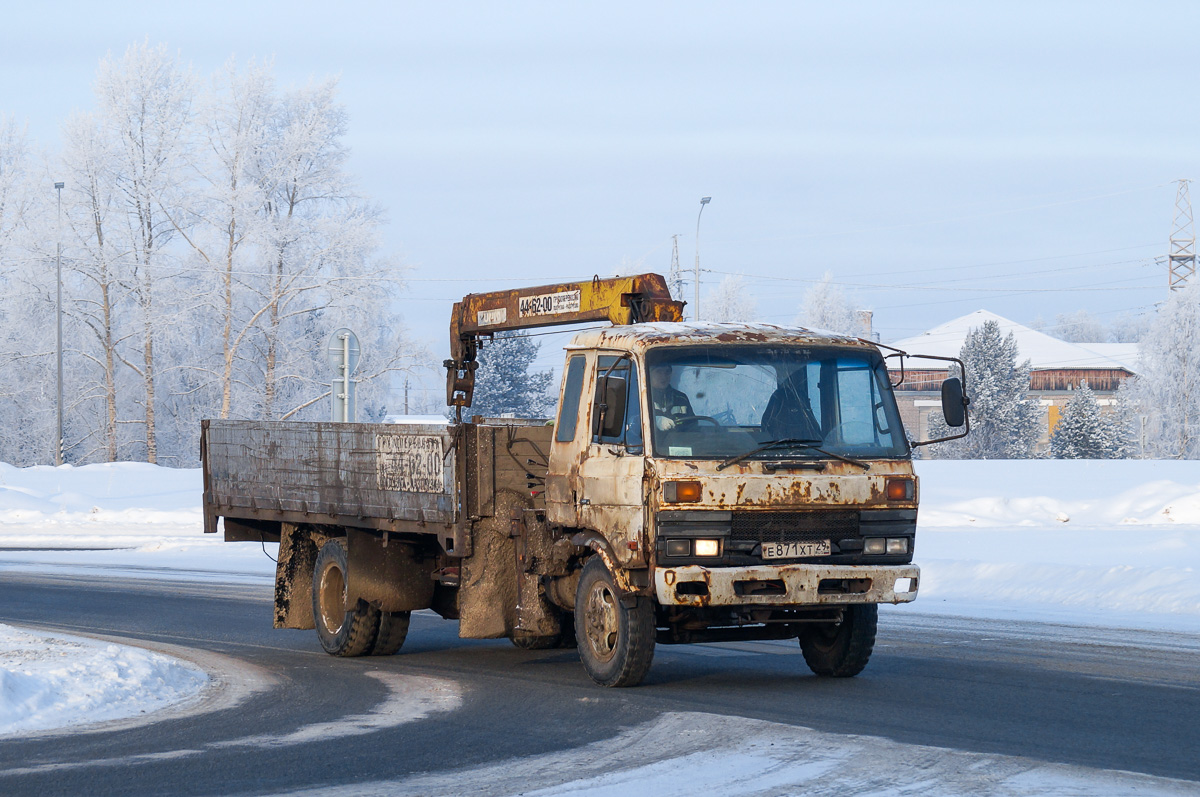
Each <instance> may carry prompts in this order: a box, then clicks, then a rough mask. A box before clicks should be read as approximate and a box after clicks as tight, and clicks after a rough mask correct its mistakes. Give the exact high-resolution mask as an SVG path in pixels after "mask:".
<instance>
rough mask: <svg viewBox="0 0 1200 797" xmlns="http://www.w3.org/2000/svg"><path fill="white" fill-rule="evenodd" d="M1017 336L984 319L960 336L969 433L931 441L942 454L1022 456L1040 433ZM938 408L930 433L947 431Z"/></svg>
mask: <svg viewBox="0 0 1200 797" xmlns="http://www.w3.org/2000/svg"><path fill="white" fill-rule="evenodd" d="M1017 355H1018V352H1017V340H1016V338H1015V337H1014V336H1013V334H1012V333H1011V332H1010V333H1009V334H1008V335H1007V336H1002V335H1001V334H1000V325H999V324H998V323H996V322H995V321H985V322H984V323H983V325H982V326H980V327H978V328H976V329H973V330H971V332H970V333H969V334H968V335H967V337H966V339H965V340H964V341H963V346H962V349H961V350H960V352H959V357H960V358H961V359H962V361H963V363H964V364H965V365H966V368H967V374H966V387H967V393H968V395H969V396H970V399H971V404H970V406H969V407H968V408H967V412H968V414H969V416H970V420H971V433H970V434H969V435H967V436H966V437H964V438H960V439H958V440H951V441H949V442H947V443H938V444H937V445H935V446H932V448H933V449H934V452H933V453H934V454H935V456H938V457H940V458H943V459H1024V458H1026V457H1030V456H1032V454H1033V446H1034V444H1035V443H1036V442H1037V439H1038V437H1039V436H1040V434H1041V423H1042V422H1041V418H1042V414H1041V411H1040V408H1039V407H1038V405H1037V403H1036V402H1035V401H1033V400H1031V399H1030V398H1029V371H1030V365H1029V360H1025V361H1024V362H1022V363H1018V362H1017ZM952 431H955V430H951V429H950V427H948V426H946V422H945V420H944V419H943V418H942V415H941V413H940V412H939V413H934V414H933V415H931V416H930V436H931V437H942V436H944V435H948V434H951V433H952Z"/></svg>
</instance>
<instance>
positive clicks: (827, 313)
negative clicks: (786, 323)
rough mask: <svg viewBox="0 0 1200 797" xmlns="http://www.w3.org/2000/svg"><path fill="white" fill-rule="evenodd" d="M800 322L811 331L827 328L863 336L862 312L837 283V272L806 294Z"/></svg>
mask: <svg viewBox="0 0 1200 797" xmlns="http://www.w3.org/2000/svg"><path fill="white" fill-rule="evenodd" d="M796 323H797V324H799V325H800V326H804V327H808V328H810V329H824V330H828V331H830V332H837V333H840V334H843V335H855V336H857V335H861V334H862V333H863V330H862V321H861V319H860V317H859V313H858V312H857V311H856V310H855V309H854V307H853V305H851V304H850V302H849V300H847V299H846V295H845V294H844V293H843V292H842V289H841V288H839V287H838V286H837V285H834V284H833V273H832V272H829V271H827V272H825V276H824V277H822V278H821V281H820V282H818V283H817V284H816V285H814V286H812V287H811V288H809V289H808V290H807V291H806V292H805V293H804V302H803V304H802V305H801V309H800V315H799V316H798V317H797V318H796Z"/></svg>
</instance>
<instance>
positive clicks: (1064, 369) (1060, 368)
mask: <svg viewBox="0 0 1200 797" xmlns="http://www.w3.org/2000/svg"><path fill="white" fill-rule="evenodd" d="M987 321H995V322H996V323H997V324H998V325H999V326H1000V334H1001V335H1004V336H1007V335H1008V334H1009V333H1012V335H1013V337H1014V338H1015V340H1016V342H1017V361H1018V362H1023V361H1024V360H1026V359H1028V360H1029V363H1030V366H1031V369H1030V374H1029V392H1030V398H1032V399H1035V400H1036V401H1038V402H1039V403H1040V404H1041V405H1042V406H1043V407H1044V408H1045V411H1046V416H1045V420H1046V423H1045V428H1044V429H1043V433H1042V440H1041V445H1042V446H1048V445H1049V440H1050V434H1051V433H1052V432H1053V431H1054V426H1055V424H1056V423H1057V422H1058V417H1059V411H1060V409H1061V407H1062V406H1063V405H1064V404H1066V402H1067V399H1069V398H1070V397H1071V392H1072V391H1074V390H1077V389H1079V385H1080V384H1081V383H1082V382H1085V381H1086V382H1087V385H1088V387H1090V388H1091V389H1092V390H1093V391H1094V392H1095V393H1096V398H1097V399H1098V400H1099V402H1100V404H1101V405H1102V406H1104V405H1108V406H1112V405H1113V404H1115V403H1116V392H1117V388H1119V387H1120V386H1121V383H1123V382H1124V381H1125V380H1126V379H1128V378H1129V377H1131V376H1133V375H1134V374H1136V373H1137V369H1138V362H1137V359H1138V352H1137V344H1136V343H1071V342H1069V341H1065V340H1059V339H1058V338H1055V337H1052V336H1050V335H1047V334H1045V333H1044V332H1038V331H1037V330H1036V329H1031V328H1030V327H1027V326H1024V325H1023V324H1018V323H1017V322H1016V321H1010V320H1009V319H1007V318H1004V317H1003V316H998V315H996V314H995V313H991V312H988V311H987V310H976V311H975V312H973V313H968V314H967V315H964V316H961V317H959V318H955V319H954V320H952V321H947V322H946V323H944V324H941V325H939V326H936V327H934V328H933V329H930V330H928V331H927V332H923V333H921V334H920V335H916V336H914V337H911V338H905V339H903V340H898V341H895V342H894V343H889V344H888V345H889V346H892V347H894V348H897V349H900V350H902V351H905V352H908V353H909V354H932V355H936V356H939V357H957V356H958V353H959V351H960V350H961V349H962V346H963V342H964V341H965V340H966V337H967V335H968V334H969V333H970V332H971V331H972V330H975V329H978V328H979V327H981V326H983V324H984V323H985V322H987ZM888 362H889V364H891V363H895V362H896V360H895V359H893V360H889V361H888ZM933 363H936V361H932V360H924V361H922V360H914V359H909V360H908V361H907V363H906V365H905V372H904V379H903V381H902V382H901V383H900V384H899V385H898V386H897V387H896V399H897V401H898V403H899V404H900V413H901V416H902V417H903V418H904V424H905V426H906V428H908V429H909V430H910V433H911V432H913V431H915V432H916V433H917V437H916V439H918V440H928V439H929V436H930V435H929V416H930V414H931V413H933V412H935V411H940V408H941V394H940V392H939V390H940V386H941V383H942V380H943V379H945V378H946V376H947V375H948V373H947V369H946V368H939V367H929V365H930V364H933ZM892 373H893V377H892V381H893V382H895V381H896V380H898V379H899V378H900V371H899V366H898V365H895V366H894V367H893V371H892ZM969 391H970V386H969V385H968V392H969Z"/></svg>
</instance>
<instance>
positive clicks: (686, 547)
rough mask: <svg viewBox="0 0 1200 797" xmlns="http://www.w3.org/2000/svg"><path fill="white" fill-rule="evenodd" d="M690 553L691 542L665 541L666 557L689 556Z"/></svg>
mask: <svg viewBox="0 0 1200 797" xmlns="http://www.w3.org/2000/svg"><path fill="white" fill-rule="evenodd" d="M691 553H692V541H691V540H667V556H689V555H691Z"/></svg>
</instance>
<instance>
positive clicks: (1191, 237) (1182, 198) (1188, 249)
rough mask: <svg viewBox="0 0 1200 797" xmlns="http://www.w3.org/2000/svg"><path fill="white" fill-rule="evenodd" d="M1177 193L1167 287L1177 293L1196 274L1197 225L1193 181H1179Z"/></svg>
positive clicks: (1168, 257) (1168, 259) (1168, 258)
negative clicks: (1194, 210)
mask: <svg viewBox="0 0 1200 797" xmlns="http://www.w3.org/2000/svg"><path fill="white" fill-rule="evenodd" d="M1178 182H1179V188H1178V190H1176V192H1175V221H1174V222H1173V223H1172V224H1171V246H1170V250H1169V252H1168V253H1167V287H1168V289H1169V290H1172V291H1177V290H1179V289H1180V288H1182V287H1183V286H1184V285H1186V284H1187V281H1188V278H1189V277H1192V276H1194V275H1195V274H1196V225H1195V223H1194V222H1193V220H1192V199H1191V197H1190V196H1189V195H1188V183H1190V182H1191V180H1186V179H1184V180H1179V181H1178Z"/></svg>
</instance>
